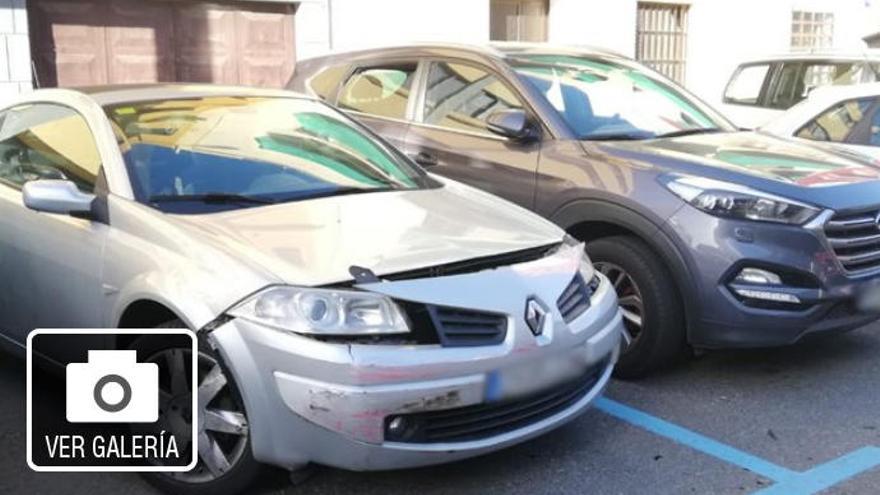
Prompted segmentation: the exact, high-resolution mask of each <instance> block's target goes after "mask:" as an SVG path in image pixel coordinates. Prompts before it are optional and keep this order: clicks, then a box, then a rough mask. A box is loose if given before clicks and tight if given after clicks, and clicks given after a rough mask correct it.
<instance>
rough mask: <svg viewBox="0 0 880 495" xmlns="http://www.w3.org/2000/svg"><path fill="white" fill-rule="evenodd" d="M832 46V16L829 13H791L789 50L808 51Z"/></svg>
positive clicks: (798, 11) (796, 11)
mask: <svg viewBox="0 0 880 495" xmlns="http://www.w3.org/2000/svg"><path fill="white" fill-rule="evenodd" d="M833 44H834V14H832V13H831V12H806V11H803V10H795V11H792V13H791V49H792V50H798V51H809V50H816V49H820V48H829V47H831V46H832V45H833Z"/></svg>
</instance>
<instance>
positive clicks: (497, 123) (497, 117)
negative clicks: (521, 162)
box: [486, 109, 538, 141]
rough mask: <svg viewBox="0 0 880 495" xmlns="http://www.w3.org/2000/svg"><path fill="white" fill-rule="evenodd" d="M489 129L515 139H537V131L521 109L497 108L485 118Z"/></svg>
mask: <svg viewBox="0 0 880 495" xmlns="http://www.w3.org/2000/svg"><path fill="white" fill-rule="evenodd" d="M486 126H487V127H488V128H489V131H491V132H493V133H495V134H498V135H499V136H504V137H506V138H510V139H513V140H516V141H533V140H535V139H538V131H537V129H536V128H535V126H534V125H532V123H531V122H529V117H528V116H527V115H526V113H525V112H524V111H522V110H517V109H509V110H498V111H497V112H493V113H492V114H491V115H489V118H488V119H487V120H486Z"/></svg>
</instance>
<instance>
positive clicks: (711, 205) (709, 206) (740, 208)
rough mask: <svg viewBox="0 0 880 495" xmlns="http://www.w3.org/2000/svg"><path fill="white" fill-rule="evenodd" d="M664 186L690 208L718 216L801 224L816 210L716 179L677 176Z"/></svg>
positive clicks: (815, 213)
mask: <svg viewBox="0 0 880 495" xmlns="http://www.w3.org/2000/svg"><path fill="white" fill-rule="evenodd" d="M664 184H665V185H666V187H667V188H668V189H669V190H670V191H672V192H673V193H675V195H677V196H678V197H680V198H681V199H683V200H685V201H686V202H688V203H689V204H690V205H691V206H693V207H694V208H697V209H698V210H702V211H704V212H706V213H708V214H710V215H715V216H719V217H727V218H738V219H742V220H756V221H760V222H777V223H786V224H790V225H802V224H804V223H807V222H808V221H810V220H811V219H812V218H813V217H815V216H816V215H818V214H819V211H820V210H819V209H818V208H815V207H813V206H810V205H806V204H803V203H799V202H797V201H794V200H790V199H785V198H780V197H779V196H774V195H772V194H768V193H765V192H761V191H757V190H755V189H752V188H750V187H746V186H742V185H739V184H733V183H730V182H723V181H720V180H713V179H706V178H702V177H690V176H685V177H682V176H678V177H673V178H672V179H671V180H668V181H664Z"/></svg>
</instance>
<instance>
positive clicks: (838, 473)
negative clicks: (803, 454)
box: [595, 397, 880, 495]
mask: <svg viewBox="0 0 880 495" xmlns="http://www.w3.org/2000/svg"><path fill="white" fill-rule="evenodd" d="M595 405H596V408H597V409H599V410H600V411H603V412H605V413H606V414H609V415H611V416H614V417H615V418H618V419H620V420H622V421H625V422H627V423H630V424H633V425H636V426H639V427H641V428H644V429H645V430H648V431H650V432H652V433H655V434H657V435H660V436H662V437H665V438H668V439H670V440H672V441H674V442H677V443H680V444H682V445H686V446H688V447H690V448H692V449H694V450H697V451H699V452H702V453H704V454H707V455H710V456H712V457H715V458H717V459H720V460H722V461H724V462H727V463H729V464H733V465H735V466H739V467H741V468H744V469H747V470H749V471H752V472H753V473H756V474H759V475H761V476H763V477H765V478H768V479H770V480H772V481H774V482H775V484H774V485H773V486H770V487H768V488H765V489H763V490H760V491H758V492H755V493H756V494H760V495H811V494H814V493H817V492H819V491H822V490H825V489H827V488H829V487H831V486H834V485H836V484H838V483H841V482H843V481H846V480H848V479H850V478H852V477H854V476H856V475H858V474H861V473H864V472H865V471H868V470H870V469H873V468H875V467H878V466H880V448H878V447H865V448H862V449H859V450H856V451H854V452H850V453H849V454H846V455H843V456H841V457H838V458H837V459H834V460H832V461H829V462H827V463H825V464H821V465H819V466H816V467H814V468H812V469H810V470H808V471H804V472H798V471H793V470H791V469H788V468H785V467H782V466H779V465H778V464H774V463H772V462H770V461H767V460H765V459H761V458H760V457H757V456H754V455H752V454H749V453H748V452H744V451H742V450H739V449H737V448H735V447H731V446H730V445H727V444H723V443H721V442H719V441H717V440H713V439H711V438H709V437H707V436H705V435H701V434H699V433H697V432H694V431H691V430H688V429H686V428H682V427H681V426H678V425H675V424H673V423H670V422H668V421H666V420H663V419H660V418H658V417H656V416H652V415H650V414H648V413H645V412H642V411H639V410H638V409H634V408H632V407H630V406H627V405H625V404H621V403H620V402H617V401H614V400H612V399H609V398H607V397H603V398H600V399H598V400H597V401H596V404H595Z"/></svg>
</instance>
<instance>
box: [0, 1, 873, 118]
mask: <svg viewBox="0 0 880 495" xmlns="http://www.w3.org/2000/svg"><path fill="white" fill-rule="evenodd" d="M877 26H880V0H771V1H767V0H651V1H641V0H445V1H443V2H437V1H430V0H369V1H367V0H296V1H294V0H228V1H226V0H211V1H205V0H0V40H2V42H3V43H4V44H5V45H4V48H5V49H4V50H0V95H3V94H10V93H17V92H19V91H23V90H27V89H29V88H31V87H35V86H40V87H49V86H81V85H92V84H112V83H136V82H152V81H200V82H220V83H234V84H250V85H261V86H278V85H280V84H282V83H283V82H284V81H285V80H286V79H287V78H288V77H289V76H290V74H291V73H292V71H293V68H294V63H295V60H296V59H297V58H300V59H302V58H308V57H311V56H316V55H320V54H323V53H327V52H329V51H339V50H349V49H357V48H361V47H368V46H377V45H383V44H395V43H405V42H407V41H413V40H419V41H454V42H474V43H484V42H487V41H489V40H490V39H497V40H505V39H506V40H525V41H549V42H551V43H561V44H576V45H594V46H601V47H605V48H610V49H613V50H616V51H618V52H621V53H623V54H625V55H628V56H632V57H635V58H638V59H640V60H642V61H644V62H645V63H648V64H650V65H652V66H654V67H655V68H657V69H658V70H660V71H662V72H664V73H666V74H667V75H669V76H670V77H673V78H675V79H677V80H679V81H680V82H682V83H684V84H685V85H686V86H688V87H689V88H691V89H692V90H694V91H695V92H696V93H697V94H699V95H700V96H702V97H703V98H705V99H706V100H708V101H711V102H714V101H717V100H718V98H719V96H720V94H721V92H722V91H723V88H724V85H725V83H726V81H727V79H728V78H729V76H730V74H731V72H732V71H733V69H734V68H735V66H736V65H737V64H738V63H740V62H741V61H743V60H746V59H748V58H752V57H757V56H763V55H767V54H771V53H780V52H787V51H790V50H792V49H796V50H810V49H835V50H861V49H863V48H864V47H865V46H866V44H865V41H864V39H863V38H864V37H865V36H867V35H870V34H872V33H875V32H876V31H877Z"/></svg>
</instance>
